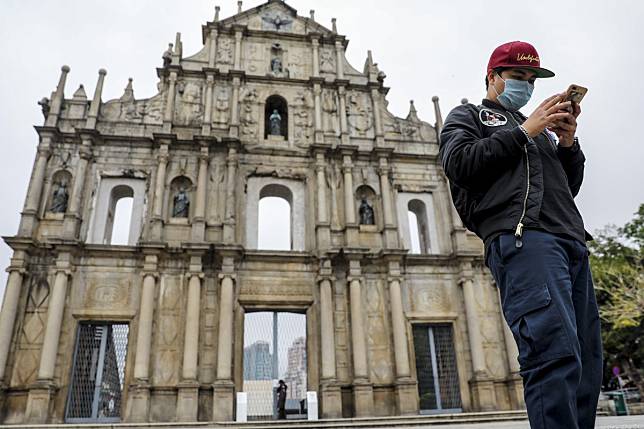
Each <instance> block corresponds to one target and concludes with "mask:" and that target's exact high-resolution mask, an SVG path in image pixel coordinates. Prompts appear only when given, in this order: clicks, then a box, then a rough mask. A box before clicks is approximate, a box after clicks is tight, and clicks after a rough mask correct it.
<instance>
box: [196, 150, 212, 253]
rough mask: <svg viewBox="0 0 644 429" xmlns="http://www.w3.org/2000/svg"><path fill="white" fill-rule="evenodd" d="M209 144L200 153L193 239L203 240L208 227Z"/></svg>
mask: <svg viewBox="0 0 644 429" xmlns="http://www.w3.org/2000/svg"><path fill="white" fill-rule="evenodd" d="M208 160H209V155H208V146H207V145H203V146H202V147H201V151H200V153H199V173H198V175H197V197H196V201H195V215H194V217H193V219H192V239H193V240H194V241H203V240H204V238H205V229H206V191H207V189H206V188H207V185H208Z"/></svg>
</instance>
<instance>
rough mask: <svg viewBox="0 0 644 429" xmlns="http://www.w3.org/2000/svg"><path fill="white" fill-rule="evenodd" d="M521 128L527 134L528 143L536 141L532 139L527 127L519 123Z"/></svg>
mask: <svg viewBox="0 0 644 429" xmlns="http://www.w3.org/2000/svg"><path fill="white" fill-rule="evenodd" d="M519 129H520V130H521V132H522V133H523V134H524V135H525V138H526V139H527V140H528V143H534V140H533V139H532V136H531V135H530V133H529V132H528V130H526V129H525V127H524V126H523V125H519Z"/></svg>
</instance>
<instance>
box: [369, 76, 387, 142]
mask: <svg viewBox="0 0 644 429" xmlns="http://www.w3.org/2000/svg"><path fill="white" fill-rule="evenodd" d="M371 101H372V103H373V120H374V126H375V128H376V145H377V146H383V145H384V143H385V133H384V130H383V127H382V113H381V110H380V93H379V92H378V88H377V87H374V86H372V87H371Z"/></svg>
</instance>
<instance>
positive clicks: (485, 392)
mask: <svg viewBox="0 0 644 429" xmlns="http://www.w3.org/2000/svg"><path fill="white" fill-rule="evenodd" d="M461 276H462V277H461V279H460V280H459V283H460V285H461V287H462V289H463V297H464V301H465V315H466V318H467V333H468V339H469V343H470V357H471V359H472V374H473V375H472V379H471V380H470V387H471V389H472V393H473V396H474V404H475V406H476V408H477V411H492V410H494V409H495V408H496V393H495V390H494V382H493V381H492V378H491V377H490V375H489V372H488V370H487V366H486V364H485V354H484V352H483V338H482V336H481V331H480V330H479V314H478V310H477V307H476V306H477V304H476V301H477V300H476V295H475V291H474V281H473V279H472V277H473V274H472V268H471V266H470V265H469V264H468V263H464V264H462V267H461Z"/></svg>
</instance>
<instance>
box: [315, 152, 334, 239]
mask: <svg viewBox="0 0 644 429" xmlns="http://www.w3.org/2000/svg"><path fill="white" fill-rule="evenodd" d="M312 149H313V154H314V156H315V175H316V194H317V220H316V224H315V231H316V238H317V247H318V248H319V249H328V248H329V247H330V246H331V230H330V228H331V225H330V223H329V208H328V206H327V202H328V198H327V180H326V165H327V162H326V155H325V153H326V150H327V146H326V145H314V146H313V147H312Z"/></svg>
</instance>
